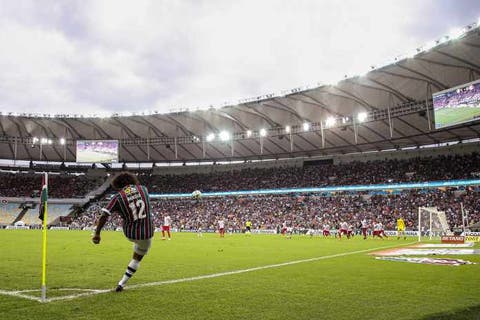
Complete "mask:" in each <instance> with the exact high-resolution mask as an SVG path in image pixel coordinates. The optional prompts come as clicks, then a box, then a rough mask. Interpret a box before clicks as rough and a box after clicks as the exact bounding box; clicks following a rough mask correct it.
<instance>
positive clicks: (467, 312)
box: [421, 304, 480, 320]
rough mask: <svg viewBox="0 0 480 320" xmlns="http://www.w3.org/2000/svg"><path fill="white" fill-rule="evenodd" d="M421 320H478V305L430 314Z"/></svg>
mask: <svg viewBox="0 0 480 320" xmlns="http://www.w3.org/2000/svg"><path fill="white" fill-rule="evenodd" d="M421 320H480V304H479V305H476V306H473V307H470V308H465V309H457V310H452V311H451V312H444V313H435V314H431V315H428V316H426V317H424V318H422V319H421Z"/></svg>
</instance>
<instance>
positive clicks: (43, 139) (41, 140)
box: [40, 138, 48, 144]
mask: <svg viewBox="0 0 480 320" xmlns="http://www.w3.org/2000/svg"><path fill="white" fill-rule="evenodd" d="M47 142H48V139H47V138H42V139H40V143H41V144H47Z"/></svg>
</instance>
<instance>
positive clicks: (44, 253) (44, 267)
mask: <svg viewBox="0 0 480 320" xmlns="http://www.w3.org/2000/svg"><path fill="white" fill-rule="evenodd" d="M47 197H48V173H46V172H45V176H44V182H43V185H42V192H41V194H40V205H41V210H43V212H41V213H40V215H41V216H42V213H43V229H42V239H43V241H42V243H43V244H42V302H45V301H46V299H47V212H48V210H47V202H48V201H47ZM42 205H43V207H42Z"/></svg>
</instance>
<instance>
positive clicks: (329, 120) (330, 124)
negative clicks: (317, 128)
mask: <svg viewBox="0 0 480 320" xmlns="http://www.w3.org/2000/svg"><path fill="white" fill-rule="evenodd" d="M336 121H337V120H336V119H335V118H334V117H328V118H327V120H326V121H325V125H326V126H327V128H328V127H333V126H334V125H335V122H336Z"/></svg>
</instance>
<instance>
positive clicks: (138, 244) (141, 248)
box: [128, 238, 152, 256]
mask: <svg viewBox="0 0 480 320" xmlns="http://www.w3.org/2000/svg"><path fill="white" fill-rule="evenodd" d="M128 240H130V241H131V242H133V243H134V245H133V251H134V252H135V253H136V254H139V255H141V256H144V255H146V254H147V253H148V250H149V249H150V246H151V245H152V239H151V238H150V239H145V240H133V239H128Z"/></svg>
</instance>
